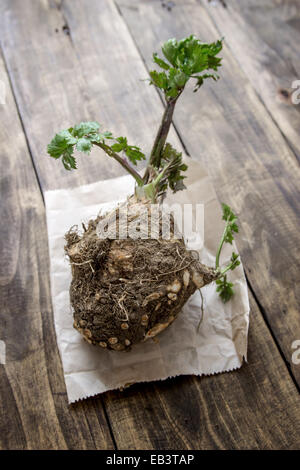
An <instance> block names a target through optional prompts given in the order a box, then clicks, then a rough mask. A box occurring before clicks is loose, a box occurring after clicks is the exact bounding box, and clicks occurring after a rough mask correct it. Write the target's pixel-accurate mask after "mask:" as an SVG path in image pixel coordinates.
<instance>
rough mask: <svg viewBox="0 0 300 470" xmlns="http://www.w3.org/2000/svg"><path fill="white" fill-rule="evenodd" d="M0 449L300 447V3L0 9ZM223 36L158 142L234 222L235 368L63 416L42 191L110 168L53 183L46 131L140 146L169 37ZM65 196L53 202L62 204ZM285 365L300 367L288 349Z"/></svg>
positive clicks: (81, 3) (98, 165)
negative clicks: (208, 188)
mask: <svg viewBox="0 0 300 470" xmlns="http://www.w3.org/2000/svg"><path fill="white" fill-rule="evenodd" d="M0 8H1V19H0V34H1V49H2V53H1V57H0V79H1V80H2V82H4V84H5V89H6V102H5V103H6V104H4V105H3V104H1V105H0V115H1V129H0V137H1V239H0V244H1V258H0V259H1V264H0V276H1V282H0V293H1V312H0V339H1V340H2V341H5V343H6V348H7V361H6V365H1V366H0V447H1V448H3V449H12V448H13V449H78V448H79V449H95V448H97V449H114V448H117V449H245V448H248V449H257V448H258V449H295V448H299V444H300V440H299V436H300V407H299V404H300V400H299V383H300V365H299V364H298V365H297V364H296V362H297V361H295V360H294V361H293V360H292V354H293V352H294V350H293V349H292V343H293V342H294V341H295V340H300V321H299V320H300V314H299V312H300V306H299V303H300V302H299V300H300V299H299V288H298V285H297V284H299V261H300V257H299V246H300V230H299V204H300V198H299V176H300V170H299V161H298V160H297V159H298V158H299V156H300V136H299V131H300V113H299V110H300V105H294V104H292V102H291V97H290V90H291V84H292V82H293V81H294V80H296V79H299V78H300V55H299V41H300V33H299V24H300V6H299V3H298V2H296V1H294V2H292V1H287V0H286V1H284V0H282V1H281V2H278V1H276V0H251V1H249V0H225V1H224V0H222V1H215V2H207V1H206V0H202V1H196V0H189V1H188V2H184V1H179V0H174V1H171V2H168V1H164V2H162V1H159V0H147V1H146V0H139V1H138V0H116V1H115V2H113V1H104V0H102V1H101V0H64V1H60V0H38V1H36V0H2V1H1V7H0ZM190 33H194V34H196V35H197V36H200V37H202V38H203V39H205V40H207V41H209V40H214V39H216V38H218V37H220V36H222V35H224V36H225V37H226V43H225V44H226V45H225V48H224V51H223V53H222V55H223V58H224V59H223V63H224V66H223V68H222V71H221V74H222V79H221V80H220V81H219V82H218V83H217V84H214V83H207V84H205V87H204V88H203V89H202V90H201V91H200V92H199V93H197V94H196V95H194V94H193V93H188V92H186V94H185V95H184V96H183V97H182V98H181V99H180V101H179V103H178V107H177V110H176V115H175V118H174V126H173V129H172V131H171V136H170V137H171V140H172V141H173V142H174V143H175V145H176V146H177V148H180V147H181V148H182V147H183V148H184V149H185V151H186V152H187V153H188V154H190V155H192V156H193V157H194V158H196V159H198V160H199V161H201V162H202V163H203V164H204V165H205V167H206V168H207V170H208V172H209V174H210V176H211V178H212V180H213V182H214V185H215V189H216V191H217V194H218V196H219V198H220V201H226V202H227V203H228V204H230V205H231V206H232V207H233V208H234V209H235V211H236V212H237V213H238V214H239V220H240V227H241V229H240V235H239V238H238V246H239V249H240V252H241V255H242V259H243V262H244V266H245V272H246V276H247V281H248V285H249V293H250V302H251V323H250V331H249V352H248V363H247V364H245V365H243V367H242V368H241V369H240V370H239V371H236V372H232V373H226V374H221V375H217V376H212V377H201V378H198V377H193V376H187V377H178V378H176V379H172V380H167V381H164V382H159V383H151V384H139V385H135V386H132V387H131V388H129V389H127V390H125V391H124V392H119V391H117V392H111V393H105V394H103V395H101V396H98V397H96V398H92V399H88V400H86V401H83V402H80V403H77V404H75V405H72V406H68V404H67V397H66V390H65V384H64V380H63V373H62V367H61V362H60V358H59V353H58V350H57V345H56V338H55V331H54V325H53V316H52V309H51V298H50V289H49V257H48V246H47V234H46V222H45V208H44V203H43V193H44V191H45V190H47V189H53V188H59V187H73V186H75V185H79V184H82V183H89V182H94V181H96V180H99V179H103V178H109V177H112V176H116V175H119V174H122V169H120V168H119V167H118V166H117V164H114V162H112V161H111V160H109V159H107V158H105V156H101V155H100V156H99V152H98V154H97V156H96V155H95V156H91V157H86V158H81V161H80V167H79V170H78V171H74V172H70V173H67V172H65V170H64V169H63V167H62V165H61V164H55V162H54V161H53V160H52V159H50V158H49V157H48V156H47V155H46V150H45V149H46V145H47V143H48V142H49V140H50V139H51V138H52V136H53V134H54V132H55V131H57V130H58V129H61V128H64V127H65V126H68V125H69V124H70V123H76V122H80V121H81V120H98V121H100V122H103V123H104V124H105V126H106V127H107V128H108V129H111V130H112V131H116V132H118V133H119V135H127V136H128V138H129V139H130V141H132V142H135V143H137V144H139V145H141V146H142V147H143V148H145V149H148V150H149V149H150V146H151V142H152V140H153V137H154V134H155V131H156V128H157V125H158V122H159V119H160V116H161V113H162V109H163V104H162V100H161V99H160V96H159V94H158V93H157V91H156V89H155V88H154V87H150V86H148V85H147V84H146V83H145V82H143V81H141V80H140V79H144V78H146V77H147V71H148V69H149V67H151V55H152V52H153V51H156V50H157V51H158V50H159V45H160V44H161V43H162V42H163V41H164V40H166V39H168V38H169V37H173V36H175V37H178V38H180V37H183V36H186V35H188V34H190ZM63 203H64V202H63V201H62V204H63ZM298 357H299V355H298Z"/></svg>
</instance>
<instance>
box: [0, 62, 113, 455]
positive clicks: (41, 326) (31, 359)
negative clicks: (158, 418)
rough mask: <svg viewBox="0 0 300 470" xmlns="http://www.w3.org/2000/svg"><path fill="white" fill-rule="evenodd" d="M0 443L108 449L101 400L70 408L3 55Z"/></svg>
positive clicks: (31, 181)
mask: <svg viewBox="0 0 300 470" xmlns="http://www.w3.org/2000/svg"><path fill="white" fill-rule="evenodd" d="M0 79H1V80H2V81H3V82H4V84H5V90H6V103H5V105H0V120H1V127H0V141H1V177H0V191H1V205H0V219H1V237H0V253H1V264H0V298H1V312H0V339H1V340H3V341H5V343H6V358H7V362H6V365H5V366H4V365H0V448H1V449H11V448H13V449H19V448H20V449H22V448H26V449H57V448H60V449H67V448H74V449H75V448H76V447H80V448H85V449H93V448H99V447H100V448H113V443H112V440H111V437H110V433H109V427H108V424H107V422H106V419H105V415H104V411H103V407H102V404H101V399H98V403H97V407H95V406H94V405H93V404H92V403H91V404H90V406H88V407H87V404H86V403H78V404H77V405H75V406H74V407H72V408H71V407H68V406H67V402H66V392H65V385H64V380H63V374H62V368H61V363H60V358H59V354H58V350H57V346H56V338H55V332H54V324H53V316H52V311H51V298H50V292H49V270H48V267H49V259H48V248H47V233H46V220H45V210H44V205H43V200H42V195H41V192H40V189H39V186H38V183H37V180H36V176H35V172H34V168H33V165H32V161H31V158H30V154H29V152H28V148H27V145H26V140H25V136H24V133H23V130H22V127H21V123H20V121H19V117H18V113H17V109H16V107H15V103H14V99H13V96H12V93H11V89H10V85H9V81H8V77H7V75H6V71H5V67H4V63H3V60H2V56H0Z"/></svg>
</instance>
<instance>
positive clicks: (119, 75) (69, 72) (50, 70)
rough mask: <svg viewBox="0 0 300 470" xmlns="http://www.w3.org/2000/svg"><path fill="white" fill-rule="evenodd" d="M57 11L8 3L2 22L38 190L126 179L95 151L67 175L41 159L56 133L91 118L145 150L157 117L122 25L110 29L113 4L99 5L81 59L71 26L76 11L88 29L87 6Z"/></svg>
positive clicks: (52, 5)
mask: <svg viewBox="0 0 300 470" xmlns="http://www.w3.org/2000/svg"><path fill="white" fill-rule="evenodd" d="M57 5H60V2H55V1H51V0H49V1H44V2H34V1H32V0H25V2H22V4H21V3H20V2H19V1H18V0H12V1H10V0H9V1H7V0H6V1H4V2H2V15H1V20H0V22H1V37H2V44H3V50H4V54H5V58H6V62H7V67H8V71H9V73H10V75H11V79H12V83H13V86H14V89H15V94H16V99H17V102H18V106H19V109H20V114H21V117H22V120H23V122H24V126H25V130H26V134H27V136H28V139H29V142H30V149H31V153H32V156H33V159H34V163H35V166H36V169H37V172H38V175H39V179H40V182H41V185H42V188H43V190H46V189H54V188H57V187H72V186H76V185H79V184H83V183H85V184H86V183H91V182H94V181H97V180H99V179H105V178H109V177H115V176H116V175H121V174H123V173H124V170H123V169H122V168H121V167H120V165H119V164H118V163H117V162H115V161H114V160H113V159H108V158H107V156H106V155H102V154H101V152H99V150H97V149H96V151H95V152H92V153H91V155H90V156H85V157H84V156H83V157H81V158H78V169H79V171H74V172H66V171H65V169H64V168H63V166H62V164H61V162H57V163H56V164H55V163H54V162H53V160H52V159H51V158H49V156H47V154H46V146H47V144H48V143H49V141H50V139H52V137H53V136H54V134H55V132H57V131H58V130H60V129H62V128H66V127H69V126H70V123H73V124H76V123H79V122H80V121H82V120H97V121H99V122H100V123H103V125H104V126H105V128H107V129H109V130H111V131H112V132H115V133H117V134H118V135H123V134H125V135H127V137H128V139H129V141H130V142H132V143H135V144H136V145H139V144H142V145H143V147H144V148H146V149H147V147H150V145H151V143H152V140H153V134H154V132H155V127H156V123H157V121H158V119H159V116H160V100H159V98H158V97H157V96H156V95H155V93H153V90H149V87H147V86H145V83H144V82H143V81H141V79H144V78H146V77H147V73H146V71H145V68H144V66H143V64H142V63H141V61H140V57H139V54H138V52H137V51H136V50H135V49H132V41H131V39H130V36H129V34H128V32H127V28H126V25H125V24H124V23H123V21H119V23H118V24H117V25H114V28H115V26H117V27H118V28H120V31H118V36H116V34H115V29H113V27H112V25H109V23H106V21H110V11H111V9H115V7H114V5H113V4H112V5H111V6H105V5H102V13H101V14H100V13H99V15H98V28H99V31H98V34H99V37H98V38H97V39H100V42H97V43H95V42H94V43H93V49H88V50H87V47H86V46H87V44H88V42H87V41H86V40H85V39H84V38H82V43H81V45H80V51H81V53H80V56H78V55H77V52H76V51H75V49H74V47H73V41H75V40H76V36H74V35H76V28H75V26H76V25H77V24H79V23H80V22H81V21H82V18H80V16H79V15H78V13H77V12H78V11H81V12H82V14H83V15H84V16H83V18H84V21H85V25H86V28H87V29H88V28H89V27H90V24H91V23H92V21H93V18H92V16H91V14H90V13H89V11H90V7H89V6H87V4H86V3H83V4H82V5H81V2H72V3H71V4H70V3H69V2H64V3H63V10H62V9H60V8H59V7H57ZM65 12H66V13H67V14H68V20H67V21H66V17H65V16H64V13H65ZM68 23H70V25H71V26H72V29H71V34H70V29H69V25H68ZM28 31H31V34H30V36H28ZM66 32H68V34H66ZM119 37H122V40H123V42H121V41H120V40H119ZM103 39H104V41H103ZM108 44H110V46H109V47H108V46H107V45H108ZM108 63H110V64H111V66H110V67H108V66H107V64H108ZM96 64H97V65H96ZM129 71H130V73H128V72H129ZM124 77H126V80H124ZM141 129H143V132H142V134H141ZM174 139H175V137H174ZM175 142H176V143H177V142H178V140H175Z"/></svg>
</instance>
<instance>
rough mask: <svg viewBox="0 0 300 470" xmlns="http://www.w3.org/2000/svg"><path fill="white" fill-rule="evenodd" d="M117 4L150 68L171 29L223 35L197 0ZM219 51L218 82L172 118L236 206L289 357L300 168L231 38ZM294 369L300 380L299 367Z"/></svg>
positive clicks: (242, 245)
mask: <svg viewBox="0 0 300 470" xmlns="http://www.w3.org/2000/svg"><path fill="white" fill-rule="evenodd" d="M119 5H120V9H121V12H122V14H123V16H124V18H125V21H126V22H127V24H128V28H129V29H130V31H131V33H132V35H133V37H134V38H135V41H136V43H137V44H138V47H139V50H140V53H141V55H142V57H143V59H144V60H145V62H146V65H147V67H148V68H149V67H152V63H151V57H152V56H151V53H152V51H159V50H160V48H159V46H160V44H161V42H162V41H163V40H165V39H167V38H169V37H178V36H179V35H180V37H184V36H186V35H188V34H189V33H190V32H191V31H196V32H197V34H198V35H199V36H200V37H203V38H206V39H207V40H214V39H215V38H218V37H220V35H222V31H221V34H220V33H219V32H218V31H217V30H216V29H215V27H214V25H213V23H212V21H211V19H210V17H209V16H208V14H207V12H206V10H205V9H204V8H203V7H202V6H201V5H200V4H199V3H197V2H196V0H195V1H193V0H190V1H189V2H188V3H180V4H176V5H175V6H174V8H173V9H172V11H168V10H166V9H165V8H161V5H160V2H159V1H153V2H139V1H132V0H119ZM143 31H147V34H143ZM222 57H223V67H222V69H221V71H220V75H221V79H220V80H219V82H218V83H217V84H215V83H206V84H205V85H204V87H203V89H201V90H200V91H199V92H198V93H197V94H194V93H186V94H185V95H183V96H182V98H180V100H179V102H178V104H177V109H176V111H175V116H174V123H175V125H176V128H177V130H178V132H179V134H180V135H181V136H182V138H183V141H184V144H185V146H186V148H187V150H188V151H189V153H190V154H191V155H192V156H193V157H195V158H198V159H199V160H200V161H201V162H202V163H203V164H204V165H205V167H206V169H207V170H208V172H209V173H210V176H211V178H212V180H213V182H214V186H215V189H216V192H217V194H218V196H219V199H220V200H221V201H224V202H226V203H228V204H230V205H231V206H232V207H234V209H235V210H236V211H237V213H238V214H239V221H240V227H241V231H240V235H239V237H238V238H239V243H238V245H239V249H240V251H241V254H242V258H243V260H244V266H245V271H246V274H247V277H248V279H249V282H250V284H251V287H252V289H253V290H254V292H255V295H256V297H257V299H258V301H259V303H260V305H261V306H262V309H263V312H264V314H265V316H266V319H267V321H268V322H269V324H270V326H271V328H272V331H273V332H274V334H275V336H276V338H277V340H278V342H279V344H280V347H281V349H282V351H283V354H284V356H285V358H286V361H287V363H290V358H291V344H292V342H293V341H294V340H295V339H297V338H300V321H299V311H300V296H299V290H298V289H297V288H296V286H297V280H299V272H300V257H299V254H298V247H299V245H300V232H299V213H300V191H299V179H300V168H299V164H298V162H297V160H296V158H295V156H294V154H293V153H292V151H291V150H290V149H289V148H288V146H287V145H286V142H285V140H284V138H283V137H282V134H281V132H280V130H278V128H277V126H276V125H275V124H274V122H273V120H272V119H270V116H269V113H268V112H267V111H266V109H265V107H264V106H263V104H262V103H261V101H260V100H259V98H258V97H257V94H256V92H255V90H254V89H253V88H252V86H251V84H250V83H249V80H248V79H247V77H246V75H245V74H244V73H243V71H242V70H241V69H240V67H239V65H238V63H237V61H236V60H235V58H234V57H233V55H232V54H231V51H230V50H229V48H228V47H226V46H225V47H224V49H223V51H222ZM270 287H271V288H270ZM291 369H292V371H293V374H294V376H295V378H296V380H297V381H298V384H300V368H299V367H298V366H295V365H294V364H291Z"/></svg>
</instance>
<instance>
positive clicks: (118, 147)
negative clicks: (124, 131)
mask: <svg viewBox="0 0 300 470" xmlns="http://www.w3.org/2000/svg"><path fill="white" fill-rule="evenodd" d="M115 140H116V143H115V144H113V145H111V147H110V148H111V149H112V150H113V151H114V152H117V153H119V152H124V153H125V155H127V157H128V158H129V160H130V161H131V162H132V163H133V164H134V165H136V164H137V161H138V160H145V158H146V157H145V155H144V154H143V153H142V152H141V149H140V148H139V147H137V146H136V145H128V143H127V138H126V137H117V138H116V139H115Z"/></svg>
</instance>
